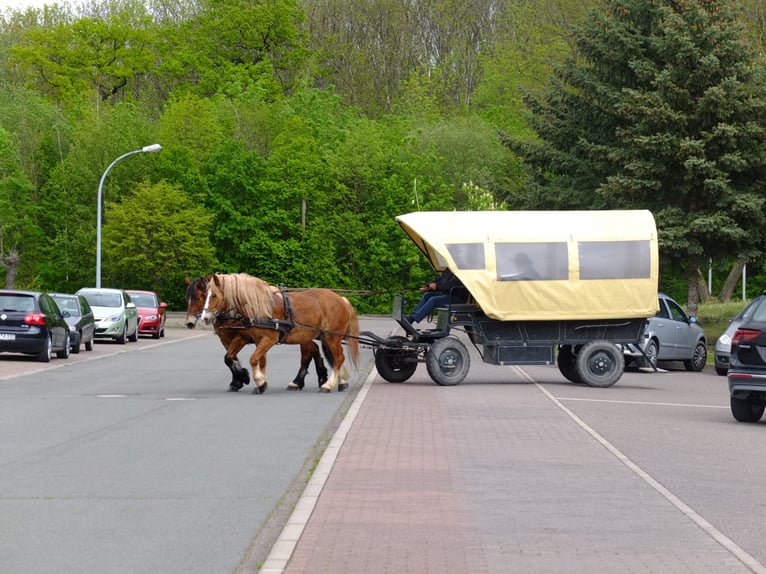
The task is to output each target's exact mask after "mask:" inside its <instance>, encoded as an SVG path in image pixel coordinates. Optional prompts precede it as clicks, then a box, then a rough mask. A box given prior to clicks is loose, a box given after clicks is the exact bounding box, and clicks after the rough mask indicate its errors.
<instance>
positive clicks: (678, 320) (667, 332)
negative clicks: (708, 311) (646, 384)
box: [624, 293, 707, 371]
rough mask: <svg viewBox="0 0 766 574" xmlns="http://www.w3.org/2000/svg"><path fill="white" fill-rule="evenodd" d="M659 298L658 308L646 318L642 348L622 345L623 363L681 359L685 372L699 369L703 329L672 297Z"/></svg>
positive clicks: (652, 363)
mask: <svg viewBox="0 0 766 574" xmlns="http://www.w3.org/2000/svg"><path fill="white" fill-rule="evenodd" d="M658 298H659V307H660V310H659V311H657V314H656V315H655V316H654V317H650V318H649V320H648V321H647V323H646V328H645V329H644V338H643V341H642V342H641V348H640V349H639V348H637V347H636V346H635V345H625V347H624V352H625V363H626V364H629V363H632V364H635V365H637V366H639V367H650V368H654V367H656V366H657V363H658V362H659V361H683V363H684V367H686V369H687V370H688V371H701V370H702V369H704V368H705V364H706V363H707V340H706V338H705V331H703V330H702V328H701V327H700V326H699V325H698V324H697V318H696V317H690V316H689V315H687V314H686V312H685V311H684V310H683V309H682V308H681V305H679V304H678V303H676V302H675V301H674V300H673V299H671V298H670V297H668V296H667V295H665V294H664V293H660V294H659V296H658ZM642 351H643V353H642Z"/></svg>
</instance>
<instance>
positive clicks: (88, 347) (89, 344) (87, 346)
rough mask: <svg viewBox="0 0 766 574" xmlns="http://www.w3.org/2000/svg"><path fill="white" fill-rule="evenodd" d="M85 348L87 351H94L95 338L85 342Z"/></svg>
mask: <svg viewBox="0 0 766 574" xmlns="http://www.w3.org/2000/svg"><path fill="white" fill-rule="evenodd" d="M85 350H86V351H92V350H93V339H92V338H91V339H90V341H88V342H87V343H85Z"/></svg>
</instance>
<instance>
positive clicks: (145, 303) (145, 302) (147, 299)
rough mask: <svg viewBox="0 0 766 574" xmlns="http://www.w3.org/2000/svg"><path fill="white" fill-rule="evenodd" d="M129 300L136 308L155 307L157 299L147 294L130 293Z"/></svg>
mask: <svg viewBox="0 0 766 574" xmlns="http://www.w3.org/2000/svg"><path fill="white" fill-rule="evenodd" d="M130 300H131V301H133V303H135V304H136V307H156V306H157V298H156V297H155V296H154V295H150V294H149V293H130Z"/></svg>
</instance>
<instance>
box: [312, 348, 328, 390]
mask: <svg viewBox="0 0 766 574" xmlns="http://www.w3.org/2000/svg"><path fill="white" fill-rule="evenodd" d="M313 357H314V367H315V368H316V370H317V378H318V379H319V386H320V387H321V386H322V385H324V384H325V383H326V382H327V378H328V373H327V367H325V366H324V361H323V360H322V354H321V353H320V352H319V347H318V346H317V345H316V343H314V353H313Z"/></svg>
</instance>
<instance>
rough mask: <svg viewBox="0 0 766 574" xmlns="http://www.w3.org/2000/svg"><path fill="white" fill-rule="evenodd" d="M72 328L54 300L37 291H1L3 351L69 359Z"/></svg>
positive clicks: (0, 346)
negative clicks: (54, 355)
mask: <svg viewBox="0 0 766 574" xmlns="http://www.w3.org/2000/svg"><path fill="white" fill-rule="evenodd" d="M69 348H70V342H69V325H67V323H66V321H65V320H64V317H63V316H62V314H61V310H60V309H59V308H58V305H56V302H55V301H54V300H53V297H51V296H50V295H48V294H47V293H39V292H37V291H16V290H11V289H5V290H0V352H2V353H23V354H26V355H35V356H37V359H38V360H40V361H42V362H44V363H47V362H48V361H50V360H51V355H52V353H53V352H55V353H56V356H57V357H59V358H60V359H66V358H67V357H69Z"/></svg>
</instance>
